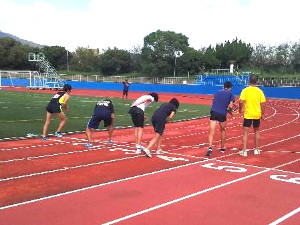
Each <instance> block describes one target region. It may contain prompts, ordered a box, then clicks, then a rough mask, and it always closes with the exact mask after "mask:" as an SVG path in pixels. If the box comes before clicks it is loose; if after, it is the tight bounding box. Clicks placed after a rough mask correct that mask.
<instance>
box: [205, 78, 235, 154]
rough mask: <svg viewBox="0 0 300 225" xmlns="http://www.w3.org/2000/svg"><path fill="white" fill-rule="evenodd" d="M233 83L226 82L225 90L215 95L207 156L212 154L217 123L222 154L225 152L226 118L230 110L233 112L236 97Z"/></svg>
mask: <svg viewBox="0 0 300 225" xmlns="http://www.w3.org/2000/svg"><path fill="white" fill-rule="evenodd" d="M231 87H232V85H231V83H230V82H229V81H226V82H225V83H224V89H223V90H220V91H217V92H216V93H215V94H214V100H213V104H212V107H211V111H210V123H209V135H208V142H209V148H208V151H207V153H206V156H211V154H212V143H213V138H214V134H215V130H216V126H217V123H219V125H220V130H221V149H220V151H221V152H222V153H224V152H225V147H224V145H225V127H226V116H227V111H228V109H229V110H230V111H232V108H233V103H234V95H233V94H232V93H231Z"/></svg>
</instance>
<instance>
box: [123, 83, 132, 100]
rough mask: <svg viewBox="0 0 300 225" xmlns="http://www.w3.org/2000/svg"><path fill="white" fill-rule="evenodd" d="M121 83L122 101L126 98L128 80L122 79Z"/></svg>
mask: <svg viewBox="0 0 300 225" xmlns="http://www.w3.org/2000/svg"><path fill="white" fill-rule="evenodd" d="M122 84H123V95H122V101H123V102H124V101H126V100H127V97H128V91H129V86H130V84H129V83H128V80H125V81H123V82H122Z"/></svg>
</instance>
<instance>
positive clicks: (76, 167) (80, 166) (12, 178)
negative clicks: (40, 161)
mask: <svg viewBox="0 0 300 225" xmlns="http://www.w3.org/2000/svg"><path fill="white" fill-rule="evenodd" d="M137 157H145V156H144V155H137V156H131V157H125V158H120V159H113V160H108V161H100V162H95V163H88V164H83V165H78V166H69V167H68V166H66V167H63V168H59V169H55V170H47V171H43V172H38V173H31V174H26V175H21V176H16V177H8V178H3V179H0V182H3V181H9V180H16V179H20V178H27V177H33V176H38V175H43V174H48V173H56V172H61V171H66V170H73V169H78V168H82V167H89V166H96V165H101V164H105V163H111V162H117V161H122V160H126V159H133V158H137Z"/></svg>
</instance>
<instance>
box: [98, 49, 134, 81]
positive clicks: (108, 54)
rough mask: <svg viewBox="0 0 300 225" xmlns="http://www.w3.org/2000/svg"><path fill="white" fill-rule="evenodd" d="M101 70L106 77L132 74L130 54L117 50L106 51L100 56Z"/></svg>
mask: <svg viewBox="0 0 300 225" xmlns="http://www.w3.org/2000/svg"><path fill="white" fill-rule="evenodd" d="M100 69H101V72H102V73H103V74H104V75H115V74H122V73H128V72H130V70H131V59H130V53H129V52H127V51H125V50H119V49H117V48H114V49H108V50H106V51H105V52H104V53H103V54H101V55H100Z"/></svg>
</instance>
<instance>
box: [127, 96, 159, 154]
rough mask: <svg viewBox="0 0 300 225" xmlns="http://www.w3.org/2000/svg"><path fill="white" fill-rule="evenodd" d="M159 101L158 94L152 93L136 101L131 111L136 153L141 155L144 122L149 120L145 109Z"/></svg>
mask: <svg viewBox="0 0 300 225" xmlns="http://www.w3.org/2000/svg"><path fill="white" fill-rule="evenodd" d="M157 101H158V94H157V93H155V92H151V93H149V94H148V95H143V96H141V97H139V98H138V99H137V100H135V101H134V102H133V103H132V105H131V107H130V110H129V112H128V113H129V114H130V115H131V119H132V122H133V125H134V127H135V130H134V139H135V146H136V153H140V152H141V150H142V146H141V142H142V136H143V128H144V121H145V120H147V119H148V118H147V117H146V116H145V109H146V108H147V107H148V106H149V105H150V104H151V103H153V102H157Z"/></svg>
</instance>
